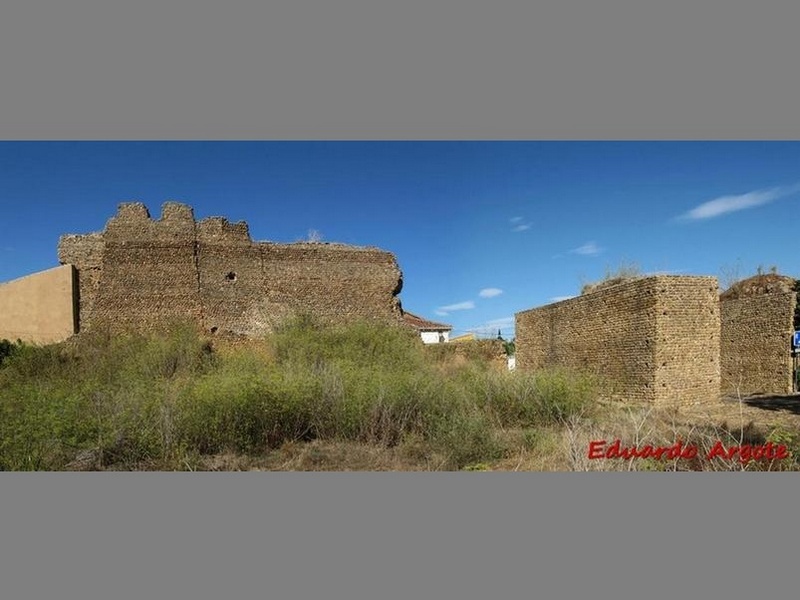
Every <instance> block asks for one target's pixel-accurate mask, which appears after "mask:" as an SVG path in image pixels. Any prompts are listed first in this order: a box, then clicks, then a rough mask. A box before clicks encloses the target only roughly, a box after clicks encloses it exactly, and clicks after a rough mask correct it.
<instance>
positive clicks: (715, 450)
mask: <svg viewBox="0 0 800 600" xmlns="http://www.w3.org/2000/svg"><path fill="white" fill-rule="evenodd" d="M699 452H700V451H699V449H698V447H697V446H696V445H693V444H684V443H683V442H682V441H680V440H678V441H677V442H675V443H674V444H672V445H671V446H652V445H650V444H647V445H644V446H623V444H622V441H621V440H619V439H616V440H614V441H613V442H611V443H610V444H609V443H608V442H607V441H606V440H595V441H593V442H591V443H590V444H589V458H590V459H599V458H622V459H631V458H655V459H661V460H676V459H679V458H682V459H687V460H691V459H693V458H696V457H697V456H698V454H699ZM705 456H706V458H707V459H708V460H711V459H712V458H721V459H724V460H734V459H735V460H738V461H739V462H741V463H748V462H750V461H751V460H782V459H785V458H789V449H788V448H787V447H786V445H785V444H773V443H772V442H767V443H766V444H763V445H751V444H742V445H733V446H725V445H724V444H723V443H722V442H721V441H717V442H715V443H714V445H713V446H712V447H711V449H710V450H709V451H708V452H707V453H706V455H705Z"/></svg>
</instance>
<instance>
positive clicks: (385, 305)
mask: <svg viewBox="0 0 800 600" xmlns="http://www.w3.org/2000/svg"><path fill="white" fill-rule="evenodd" d="M59 260H60V261H61V263H62V264H71V265H74V266H75V269H76V270H77V278H78V289H79V298H80V301H79V305H80V323H81V327H82V328H91V327H95V326H104V327H111V328H126V327H133V328H142V327H144V328H153V327H159V326H161V325H163V324H165V323H169V322H171V321H175V320H191V321H193V322H195V323H197V324H199V325H201V326H202V328H203V329H205V330H206V331H209V332H214V333H232V334H237V335H246V336H256V335H260V334H262V333H267V332H269V331H272V330H273V329H274V328H275V327H276V326H277V325H279V324H280V323H282V322H284V321H285V320H286V319H287V318H290V317H292V316H295V315H298V314H301V313H305V314H313V315H314V316H316V317H317V318H319V319H321V320H323V321H325V320H328V321H342V320H352V319H356V318H369V319H379V320H382V321H385V322H398V323H399V322H400V318H401V308H400V302H399V299H398V297H397V295H398V294H399V293H400V290H401V287H402V274H401V272H400V269H399V267H398V264H397V261H396V259H395V257H394V256H393V255H392V254H391V253H389V252H385V251H383V250H379V249H377V248H371V247H359V246H349V245H344V244H331V243H317V242H305V243H294V244H278V243H270V242H254V241H253V240H252V239H251V237H250V233H249V228H248V226H247V223H245V222H239V223H230V222H228V221H227V220H226V219H224V218H221V217H212V218H208V219H203V220H201V221H196V220H195V218H194V213H193V210H192V209H191V207H189V206H186V205H183V204H179V203H175V202H168V203H166V204H164V207H163V210H162V214H161V218H160V219H157V220H156V219H153V218H151V216H150V214H149V212H148V210H147V208H146V207H145V206H144V205H143V204H141V203H125V204H121V205H120V207H119V210H118V212H117V214H116V215H115V216H114V217H113V218H111V219H110V220H109V221H108V224H107V225H106V228H105V230H104V231H103V232H100V233H92V234H89V235H66V236H63V237H62V238H61V241H60V243H59Z"/></svg>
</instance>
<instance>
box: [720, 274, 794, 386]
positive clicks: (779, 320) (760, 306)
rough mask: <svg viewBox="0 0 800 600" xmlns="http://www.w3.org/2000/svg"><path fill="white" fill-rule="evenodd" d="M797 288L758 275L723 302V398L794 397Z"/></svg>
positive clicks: (733, 288) (781, 278)
mask: <svg viewBox="0 0 800 600" xmlns="http://www.w3.org/2000/svg"><path fill="white" fill-rule="evenodd" d="M793 285H794V280H793V279H791V278H789V277H784V276H780V275H776V274H766V275H757V276H755V277H751V278H749V279H746V280H744V281H740V282H739V283H737V284H735V285H733V286H731V288H730V289H729V290H727V291H726V292H725V293H723V294H722V295H721V296H720V311H721V317H722V338H721V366H722V391H723V393H726V394H732V395H752V394H790V393H791V392H792V388H793V386H792V370H793V367H792V355H791V334H792V331H793V329H794V327H793V317H794V312H795V306H796V304H797V294H796V293H795V292H794V291H792V287H793Z"/></svg>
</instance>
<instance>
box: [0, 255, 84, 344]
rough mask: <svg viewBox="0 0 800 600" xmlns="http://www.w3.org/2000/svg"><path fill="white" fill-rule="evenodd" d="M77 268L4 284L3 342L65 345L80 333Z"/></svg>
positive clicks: (0, 304) (0, 308)
mask: <svg viewBox="0 0 800 600" xmlns="http://www.w3.org/2000/svg"><path fill="white" fill-rule="evenodd" d="M77 317H78V309H77V289H76V281H75V269H73V268H72V266H70V265H65V266H62V267H56V268H55V269H49V270H47V271H41V272H39V273H34V274H32V275H28V276H26V277H21V278H19V279H15V280H13V281H9V282H7V283H3V284H0V339H7V340H10V341H16V340H22V341H23V342H28V343H33V344H50V343H55V342H61V341H63V340H65V339H67V338H68V337H70V336H72V335H74V334H75V332H76V330H77Z"/></svg>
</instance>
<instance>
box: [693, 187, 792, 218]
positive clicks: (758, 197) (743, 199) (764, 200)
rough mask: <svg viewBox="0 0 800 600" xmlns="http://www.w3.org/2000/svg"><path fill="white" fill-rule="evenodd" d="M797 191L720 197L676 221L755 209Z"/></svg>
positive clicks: (758, 192) (785, 190) (765, 191)
mask: <svg viewBox="0 0 800 600" xmlns="http://www.w3.org/2000/svg"><path fill="white" fill-rule="evenodd" d="M798 191H800V185H793V186H789V187H776V188H770V189H767V190H755V191H752V192H747V193H746V194H740V195H738V196H720V197H719V198H715V199H713V200H709V201H708V202H703V203H702V204H700V205H698V206H695V207H694V208H693V209H692V210H690V211H688V212H686V213H684V214H682V215H681V216H680V217H678V219H679V220H682V221H700V220H703V219H713V218H716V217H721V216H722V215H726V214H728V213H732V212H736V211H740V210H746V209H748V208H755V207H756V206H763V205H764V204H769V203H770V202H773V201H775V200H777V199H778V198H783V197H784V196H789V195H790V194H795V193H797V192H798Z"/></svg>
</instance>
